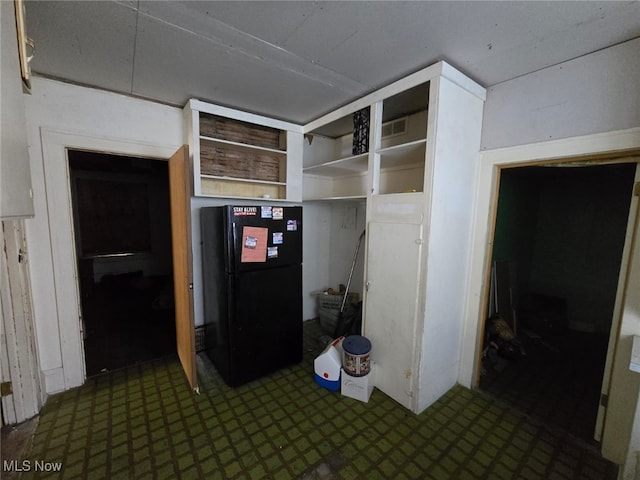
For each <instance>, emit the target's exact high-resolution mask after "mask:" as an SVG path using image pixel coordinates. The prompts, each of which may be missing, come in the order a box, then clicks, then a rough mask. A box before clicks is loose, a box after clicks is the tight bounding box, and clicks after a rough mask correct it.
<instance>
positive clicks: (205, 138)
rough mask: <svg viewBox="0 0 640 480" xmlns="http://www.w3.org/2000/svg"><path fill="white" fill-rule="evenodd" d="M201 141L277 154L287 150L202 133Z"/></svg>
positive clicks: (284, 152)
mask: <svg viewBox="0 0 640 480" xmlns="http://www.w3.org/2000/svg"><path fill="white" fill-rule="evenodd" d="M200 141H201V142H202V141H205V142H211V143H219V144H221V145H229V146H232V147H238V148H240V149H247V150H256V151H260V152H272V153H276V154H286V153H287V151H286V150H281V149H279V148H270V147H262V146H260V145H250V144H248V143H243V142H235V141H232V140H224V139H221V138H215V137H208V136H206V135H200Z"/></svg>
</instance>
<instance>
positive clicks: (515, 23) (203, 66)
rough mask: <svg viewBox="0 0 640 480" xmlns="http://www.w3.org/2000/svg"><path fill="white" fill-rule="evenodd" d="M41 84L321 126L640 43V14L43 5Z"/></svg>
mask: <svg viewBox="0 0 640 480" xmlns="http://www.w3.org/2000/svg"><path fill="white" fill-rule="evenodd" d="M26 18H27V33H28V35H29V36H30V37H31V38H32V39H33V40H34V42H35V45H36V53H35V57H34V59H33V61H32V63H31V66H32V71H33V72H34V73H35V74H40V75H44V76H48V77H52V78H56V79H60V80H65V81H70V82H73V83H77V84H82V85H88V86H92V87H97V88H101V89H106V90H110V91H114V92H121V93H125V94H129V95H134V96H137V97H142V98H147V99H152V100H156V101H160V102H164V103H168V104H171V105H176V106H180V107H182V106H183V105H184V104H185V103H186V102H187V100H188V99H189V98H199V99H201V100H204V101H208V102H212V103H217V104H220V105H224V106H229V107H233V108H238V109H241V110H245V111H249V112H254V113H258V114H263V115H267V116H271V117H274V118H279V119H282V120H287V121H291V122H295V123H307V122H309V121H310V120H313V119H315V118H317V117H319V116H321V115H322V114H324V113H327V112H329V111H331V110H334V109H335V108H337V107H339V106H341V105H344V104H346V103H349V102H350V101H352V100H354V99H356V98H358V97H360V96H362V95H364V94H366V93H369V92H371V91H373V90H375V89H377V88H380V87H382V86H384V85H387V84H388V83H390V82H392V81H394V80H396V79H399V78H401V77H403V76H405V75H407V74H408V73H412V72H414V71H416V70H419V69H420V68H423V67H426V66H429V65H431V64H432V63H435V62H437V61H439V60H445V61H447V62H449V63H450V64H451V65H453V66H454V67H456V68H458V69H459V70H461V71H462V72H464V73H465V74H467V75H468V76H470V77H471V78H473V79H474V80H475V81H477V82H478V83H480V84H481V85H483V86H485V87H489V86H492V85H495V84H498V83H501V82H504V81H506V80H509V79H512V78H515V77H518V76H521V75H525V74H527V73H530V72H533V71H536V70H539V69H541V68H545V67H548V66H550V65H555V64H558V63H561V62H564V61H567V60H570V59H573V58H576V57H579V56H582V55H585V54H587V53H590V52H593V51H596V50H600V49H602V48H606V47H609V46H611V45H615V44H618V43H621V42H623V41H626V40H629V39H632V38H636V37H640V2H638V1H633V2H629V1H602V2H599V1H576V2H566V1H551V2H540V1H534V2H528V1H498V2H488V1H442V2H431V1H413V2H401V1H390V2H387V1H367V2H365V1H331V2H310V1H287V2H273V1H259V2H248V1H233V2H228V1H216V2H210V1H195V2H184V1H127V0H122V1H67V2H65V1H55V2H51V1H30V0H26Z"/></svg>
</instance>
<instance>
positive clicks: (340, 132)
mask: <svg viewBox="0 0 640 480" xmlns="http://www.w3.org/2000/svg"><path fill="white" fill-rule="evenodd" d="M305 138H306V142H305V145H304V169H303V174H304V175H303V191H304V199H305V200H340V199H359V198H365V197H366V195H367V172H368V169H369V153H368V152H365V153H360V154H357V155H354V154H353V116H352V114H349V115H345V116H343V117H340V118H339V119H337V120H335V121H333V122H330V123H328V124H326V125H323V126H322V127H319V128H317V129H315V130H313V131H311V132H309V133H307V134H305Z"/></svg>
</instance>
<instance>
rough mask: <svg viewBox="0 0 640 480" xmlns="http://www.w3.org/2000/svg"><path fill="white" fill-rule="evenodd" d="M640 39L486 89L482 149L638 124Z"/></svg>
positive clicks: (619, 128)
mask: <svg viewBox="0 0 640 480" xmlns="http://www.w3.org/2000/svg"><path fill="white" fill-rule="evenodd" d="M638 78H640V38H636V39H634V40H630V41H628V42H624V43H621V44H619V45H616V46H613V47H610V48H607V49H604V50H600V51H598V52H594V53H591V54H588V55H585V56H582V57H580V58H577V59H575V60H571V61H568V62H565V63H562V64H560V65H556V66H553V67H549V68H545V69H543V70H539V71H537V72H534V73H531V74H529V75H525V76H522V77H519V78H516V79H513V80H510V81H507V82H503V83H499V84H497V85H494V86H492V87H490V88H488V89H487V101H486V103H485V108H484V119H483V128H482V143H481V150H488V149H495V148H501V147H510V146H515V145H525V144H529V143H536V142H544V141H548V140H555V139H559V138H568V137H575V136H580V135H589V134H594V133H600V132H611V131H615V130H625V129H628V128H633V127H637V126H639V125H640V88H638Z"/></svg>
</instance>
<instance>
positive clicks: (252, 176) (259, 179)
mask: <svg viewBox="0 0 640 480" xmlns="http://www.w3.org/2000/svg"><path fill="white" fill-rule="evenodd" d="M184 113H185V118H186V120H187V122H186V123H187V127H188V128H187V137H188V138H187V139H188V141H189V144H190V147H191V155H192V158H193V174H194V193H195V195H196V196H213V197H223V198H226V197H230V198H247V199H256V198H271V199H280V200H292V201H300V199H301V198H300V197H301V193H300V184H301V181H300V177H301V172H300V165H301V160H302V159H301V155H302V152H301V148H300V147H301V144H302V134H301V127H300V126H297V125H292V124H286V123H285V122H278V121H276V120H271V119H268V118H265V117H260V116H257V115H253V114H248V113H244V112H239V111H236V110H231V109H227V108H224V107H219V106H216V105H211V104H206V103H204V102H200V101H198V100H191V101H190V102H189V103H188V104H187V105H186V106H185V109H184ZM249 120H251V121H249ZM295 155H297V156H298V158H297V159H296V158H295ZM290 185H295V187H294V188H292V189H290V188H289V186H290Z"/></svg>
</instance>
